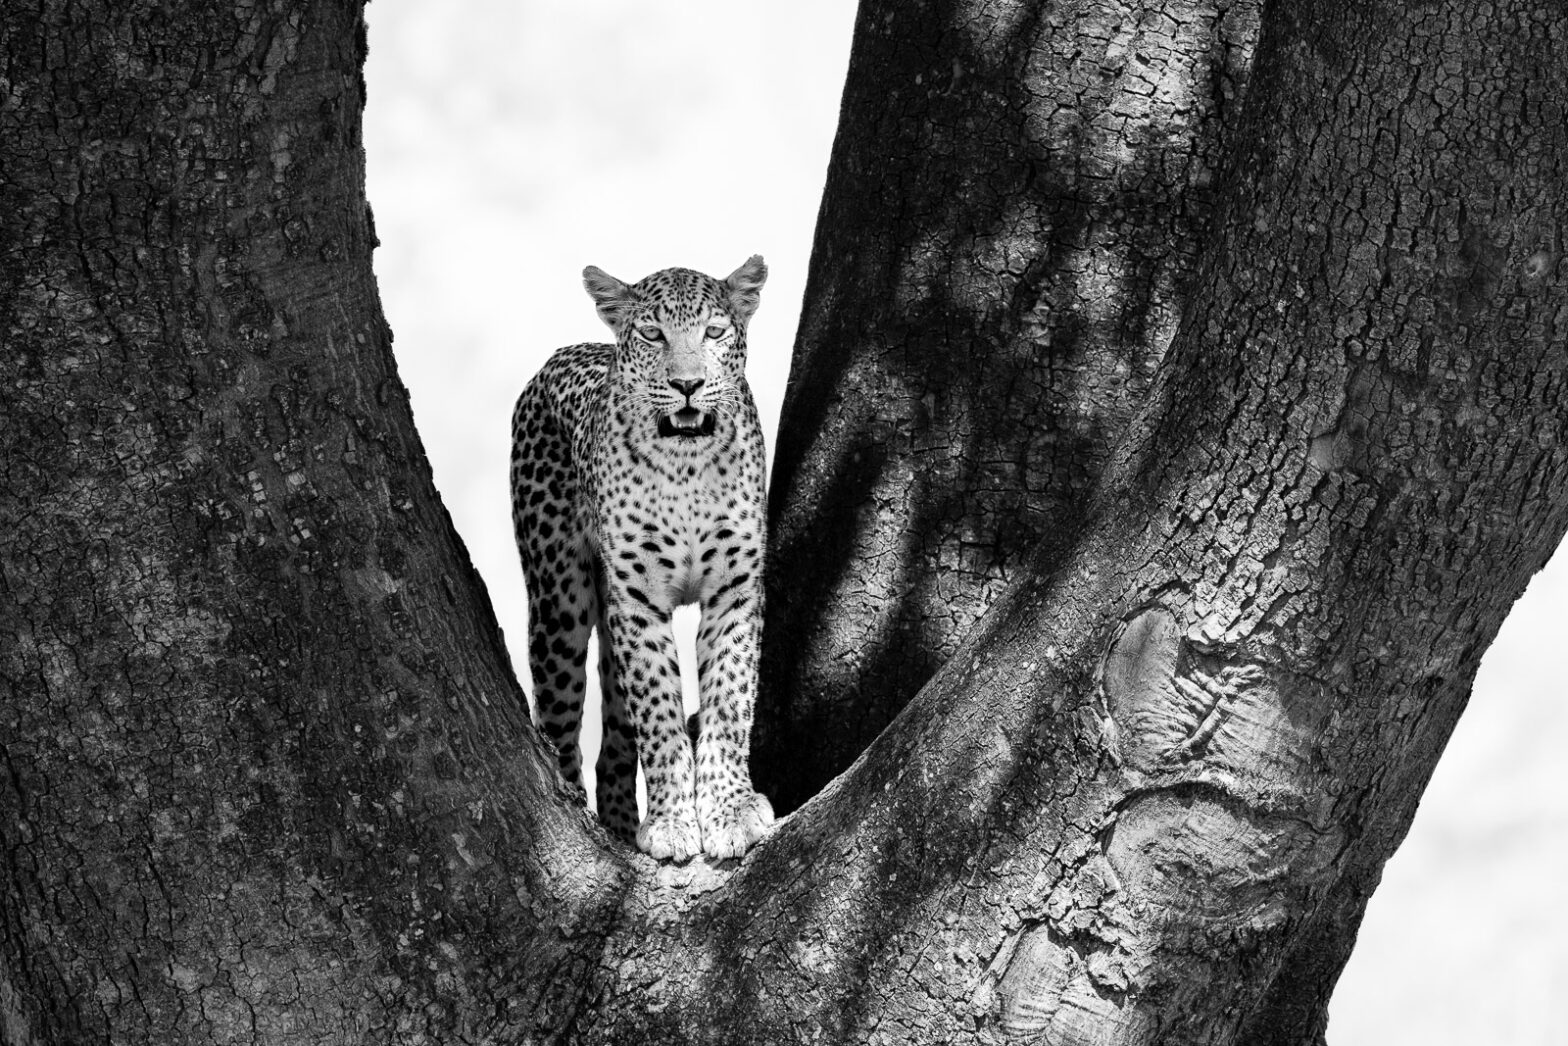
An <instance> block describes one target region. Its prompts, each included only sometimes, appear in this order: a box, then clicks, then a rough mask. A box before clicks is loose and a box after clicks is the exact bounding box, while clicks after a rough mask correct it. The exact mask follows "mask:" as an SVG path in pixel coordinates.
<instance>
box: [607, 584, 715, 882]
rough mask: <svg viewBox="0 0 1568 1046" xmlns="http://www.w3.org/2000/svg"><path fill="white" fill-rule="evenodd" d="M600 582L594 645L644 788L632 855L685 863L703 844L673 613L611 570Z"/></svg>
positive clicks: (640, 588) (642, 589) (643, 590)
mask: <svg viewBox="0 0 1568 1046" xmlns="http://www.w3.org/2000/svg"><path fill="white" fill-rule="evenodd" d="M607 574H608V576H607V578H606V589H607V591H608V594H609V608H608V612H607V613H606V615H605V619H606V623H607V625H608V629H607V631H608V633H609V635H608V636H607V637H601V641H604V640H606V639H607V640H608V642H609V644H610V655H611V656H610V660H611V661H612V662H613V665H614V671H615V680H614V683H613V685H614V686H615V687H617V688H618V689H619V692H620V694H621V695H622V696H623V698H624V700H625V704H626V707H627V709H628V710H629V711H630V713H631V718H632V724H633V727H634V730H635V733H636V735H637V754H638V757H639V759H640V760H641V762H642V769H643V775H644V777H645V778H646V779H647V785H648V816H647V817H645V818H643V821H642V824H641V825H640V826H639V827H638V829H637V848H638V849H640V850H642V851H643V852H644V853H646V854H649V855H650V856H653V857H656V858H658V859H660V860H664V859H670V860H675V861H685V860H687V859H688V858H690V857H692V856H693V855H694V854H696V853H697V852H698V851H700V850H701V849H702V837H701V835H700V834H699V832H698V829H697V813H696V809H695V807H694V806H693V803H692V796H693V765H692V751H691V740H690V739H689V738H688V736H687V734H686V724H685V717H684V716H683V715H682V708H681V669H680V661H679V660H678V659H677V657H676V654H675V633H674V631H673V629H672V628H671V625H670V620H671V612H672V608H670V607H667V606H663V605H661V604H660V603H658V602H656V601H655V599H654V597H652V596H650V595H649V593H648V592H647V591H646V590H645V589H644V588H642V587H640V586H639V585H637V584H636V583H635V582H634V580H631V579H629V578H622V577H619V576H618V575H617V574H616V572H615V571H614V570H613V569H612V570H610V571H607ZM631 577H632V578H635V575H632V576H631ZM636 580H641V579H640V578H637V579H636Z"/></svg>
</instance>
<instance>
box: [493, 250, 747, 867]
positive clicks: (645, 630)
mask: <svg viewBox="0 0 1568 1046" xmlns="http://www.w3.org/2000/svg"><path fill="white" fill-rule="evenodd" d="M582 278H583V286H584V288H585V289H586V290H587V292H588V295H589V297H590V298H591V299H592V300H593V303H594V307H595V309H596V311H597V313H598V315H599V318H600V319H601V320H603V322H604V323H605V325H606V326H607V327H608V328H609V329H610V331H611V332H612V334H613V335H614V338H615V341H614V344H605V343H583V344H578V345H569V346H567V347H565V348H562V349H558V350H556V352H555V353H554V354H553V355H551V357H550V358H549V360H548V361H547V362H546V363H545V365H544V366H543V367H542V368H541V369H540V370H539V372H538V373H537V374H536V375H535V376H534V378H533V379H532V380H531V381H530V382H528V384H527V386H526V387H525V388H524V389H523V392H522V394H521V395H520V396H519V397H518V399H517V405H516V408H515V409H514V411H513V413H512V454H511V468H510V479H511V490H512V520H513V527H514V530H515V534H516V538H517V547H518V554H519V557H520V558H521V560H522V567H523V580H524V584H525V588H526V590H527V596H528V622H529V624H528V665H529V673H530V676H531V678H532V681H533V710H534V712H533V714H534V723H535V726H536V727H537V729H538V730H539V732H540V733H541V734H542V735H543V736H544V737H545V738H546V739H547V740H549V741H550V742H551V743H552V744H553V746H554V748H555V752H556V756H557V760H558V764H559V770H560V775H561V777H562V779H563V780H564V782H565V783H566V785H567V787H568V788H569V789H572V790H574V791H575V793H576V794H577V795H578V796H579V797H580V798H581V799H582V800H583V801H584V802H586V790H585V789H584V788H583V784H582V751H581V747H580V740H581V727H582V713H583V703H584V698H585V696H586V692H587V663H588V640H589V636H590V635H591V634H592V633H594V632H597V634H598V636H599V657H598V664H597V666H596V667H597V671H598V676H599V689H600V695H601V709H602V718H603V725H604V732H603V737H602V741H601V744H600V752H599V758H598V760H597V761H596V763H595V769H596V771H597V784H596V787H595V798H596V800H597V805H598V813H599V820H600V822H601V823H602V824H603V825H604V826H605V828H606V829H608V830H609V831H610V832H611V833H612V834H614V835H616V836H618V837H620V838H622V839H624V840H626V841H627V842H629V843H630V842H635V844H636V846H637V848H638V849H639V850H641V851H642V852H644V853H646V854H648V855H650V856H651V857H653V858H655V859H656V860H669V861H675V862H685V861H687V860H689V859H691V858H693V857H695V856H696V855H698V854H699V853H701V854H706V855H708V857H710V858H713V859H716V860H721V861H722V860H728V859H732V858H739V857H742V856H744V855H745V853H746V852H747V851H748V850H749V849H750V848H751V847H752V846H753V845H754V844H755V843H756V842H757V841H758V840H759V839H761V838H762V837H763V836H764V835H766V834H767V832H768V831H769V829H770V826H771V825H772V823H773V820H774V815H773V808H772V806H771V804H770V803H769V802H768V799H767V797H766V796H764V795H762V794H760V793H759V792H757V791H756V790H755V789H754V788H753V786H752V781H751V773H750V767H749V759H750V745H751V727H752V716H753V709H754V706H755V702H756V693H757V665H758V657H759V648H760V645H761V633H762V624H761V623H762V599H763V595H762V593H763V588H762V581H763V578H762V571H763V564H764V549H765V539H766V503H765V500H764V494H765V472H764V461H765V458H764V443H763V433H762V426H761V423H760V421H759V419H758V415H757V407H756V404H755V402H754V401H753V399H752V394H751V389H750V386H749V385H748V384H747V382H746V377H745V366H746V329H747V325H748V324H749V322H750V320H751V317H752V315H753V314H754V313H755V311H756V309H757V306H758V303H759V301H760V298H761V290H762V286H763V284H764V282H765V281H766V279H767V266H766V265H765V264H764V263H763V260H762V257H761V256H760V255H753V256H752V257H751V258H750V259H748V260H747V261H746V262H745V264H743V265H741V266H740V267H739V268H738V269H736V270H735V271H734V272H732V273H731V274H730V275H729V276H728V277H726V278H725V279H723V280H719V279H715V278H714V277H712V276H708V275H705V274H703V273H701V272H697V271H695V270H692V269H684V268H670V269H662V270H660V271H658V272H655V273H653V274H652V275H650V276H646V277H644V278H643V279H641V280H639V281H638V282H636V283H631V284H628V283H624V282H622V281H621V280H619V279H616V278H615V277H613V276H611V275H609V274H608V273H606V272H605V271H604V270H602V269H600V268H598V267H597V266H592V265H590V266H588V267H587V268H585V269H584V270H583V275H582ZM688 604H696V605H697V606H698V608H699V611H700V623H699V625H698V629H697V642H696V646H697V649H696V654H697V658H696V660H697V676H698V679H697V682H698V693H699V709H698V711H697V713H696V714H695V715H694V716H693V717H692V718H691V721H690V722H688V721H687V719H686V717H685V716H684V715H683V707H682V698H681V682H680V663H679V659H678V656H677V648H676V641H675V636H674V632H673V630H672V620H673V614H674V611H675V610H676V608H677V607H680V606H685V605H688ZM639 762H640V764H641V766H642V770H643V774H644V777H645V779H646V785H647V813H646V816H645V817H643V818H642V819H641V820H640V821H639V819H638V807H637V794H636V773H637V766H638V764H639Z"/></svg>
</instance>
